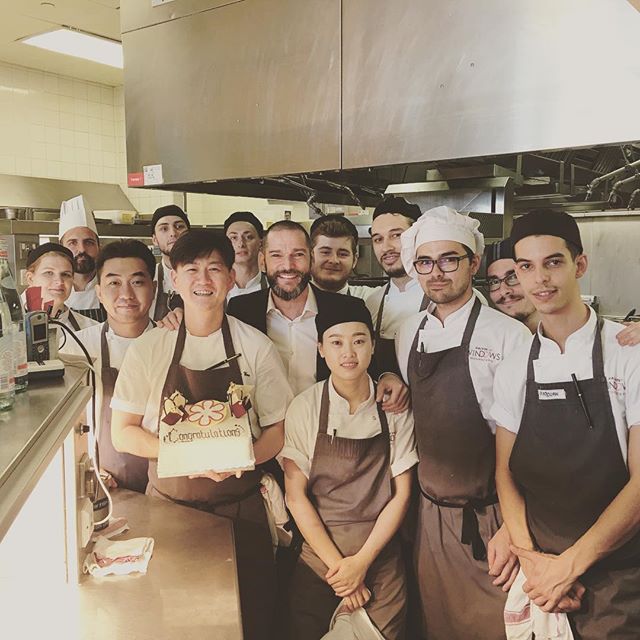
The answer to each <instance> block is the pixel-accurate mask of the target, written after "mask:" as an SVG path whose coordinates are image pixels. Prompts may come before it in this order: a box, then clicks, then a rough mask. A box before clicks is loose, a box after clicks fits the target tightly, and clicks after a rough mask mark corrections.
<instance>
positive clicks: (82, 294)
mask: <svg viewBox="0 0 640 640" xmlns="http://www.w3.org/2000/svg"><path fill="white" fill-rule="evenodd" d="M97 284H98V276H97V275H95V276H94V278H93V280H90V281H89V282H88V283H87V286H86V288H85V289H84V291H76V290H75V289H73V290H72V291H71V295H70V296H69V297H68V298H67V306H68V307H71V309H77V310H80V309H97V308H98V307H100V300H98V294H97V293H96V285H97Z"/></svg>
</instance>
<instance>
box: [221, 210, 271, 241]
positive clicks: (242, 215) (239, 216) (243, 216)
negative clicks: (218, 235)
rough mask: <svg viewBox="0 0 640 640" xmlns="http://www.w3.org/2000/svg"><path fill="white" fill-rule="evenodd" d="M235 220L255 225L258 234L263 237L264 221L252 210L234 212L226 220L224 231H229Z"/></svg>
mask: <svg viewBox="0 0 640 640" xmlns="http://www.w3.org/2000/svg"><path fill="white" fill-rule="evenodd" d="M234 222H248V223H249V224H252V225H253V226H254V227H255V230H256V231H257V232H258V236H259V237H260V238H262V236H263V235H264V227H263V226H262V222H260V220H258V218H256V216H255V215H253V213H251V211H236V212H235V213H232V214H231V215H230V216H229V217H228V218H227V219H226V220H225V221H224V232H225V234H226V233H227V229H228V228H229V227H230V226H231V225H232V224H233V223H234Z"/></svg>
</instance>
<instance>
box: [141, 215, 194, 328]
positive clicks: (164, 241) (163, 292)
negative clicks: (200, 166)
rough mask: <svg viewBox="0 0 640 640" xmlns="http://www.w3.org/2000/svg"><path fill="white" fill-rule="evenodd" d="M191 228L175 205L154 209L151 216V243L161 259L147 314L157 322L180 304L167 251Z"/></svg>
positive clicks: (185, 217)
mask: <svg viewBox="0 0 640 640" xmlns="http://www.w3.org/2000/svg"><path fill="white" fill-rule="evenodd" d="M190 228H191V224H190V223H189V218H187V214H186V213H185V212H184V211H183V210H182V209H181V208H180V207H179V206H177V205H175V204H168V205H166V206H164V207H160V208H159V209H156V210H155V212H154V214H153V217H152V218H151V233H152V234H153V235H152V236H151V237H152V240H153V245H154V246H155V247H158V249H160V253H161V254H162V259H161V260H160V262H159V263H158V264H157V265H156V271H155V276H154V278H153V279H154V281H155V282H156V283H157V284H156V296H155V300H154V301H153V304H152V305H151V309H150V310H149V315H150V316H151V317H152V318H153V319H154V320H155V321H156V322H157V321H158V320H162V318H164V317H165V316H166V315H167V313H168V312H169V311H170V310H171V309H174V308H176V307H177V306H179V305H180V296H178V295H177V294H176V293H175V291H174V290H173V285H172V284H171V278H170V277H169V272H170V271H171V262H170V261H169V253H170V252H171V248H172V247H173V245H174V244H175V241H176V240H177V239H178V238H179V237H180V236H182V235H184V234H185V233H186V232H187V231H189V229H190Z"/></svg>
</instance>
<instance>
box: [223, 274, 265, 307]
mask: <svg viewBox="0 0 640 640" xmlns="http://www.w3.org/2000/svg"><path fill="white" fill-rule="evenodd" d="M261 283H262V271H260V270H259V269H258V273H256V275H255V276H253V278H251V279H249V281H248V282H247V286H246V287H239V286H238V285H237V284H234V285H233V288H232V289H231V290H230V291H229V293H227V302H229V300H231V298H235V297H236V296H243V295H245V294H247V293H253V292H254V291H260V289H261V288H262V285H261Z"/></svg>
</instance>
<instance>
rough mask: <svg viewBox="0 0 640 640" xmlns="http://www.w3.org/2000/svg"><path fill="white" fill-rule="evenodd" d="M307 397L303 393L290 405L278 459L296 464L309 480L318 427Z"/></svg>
mask: <svg viewBox="0 0 640 640" xmlns="http://www.w3.org/2000/svg"><path fill="white" fill-rule="evenodd" d="M307 395H308V394H307V393H303V394H301V395H299V396H296V397H295V398H294V399H293V401H292V402H291V404H290V405H289V408H288V410H287V416H286V418H285V422H284V447H283V448H282V451H281V452H280V455H279V456H278V457H279V458H288V459H289V460H292V461H293V462H295V463H296V465H297V467H298V469H300V471H302V473H304V475H305V476H306V477H307V478H308V477H309V474H310V473H311V459H312V457H313V449H314V448H315V435H316V434H317V432H318V425H317V420H314V416H313V415H312V414H313V411H312V407H311V405H310V404H309V403H308V402H307V399H306V396H307Z"/></svg>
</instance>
